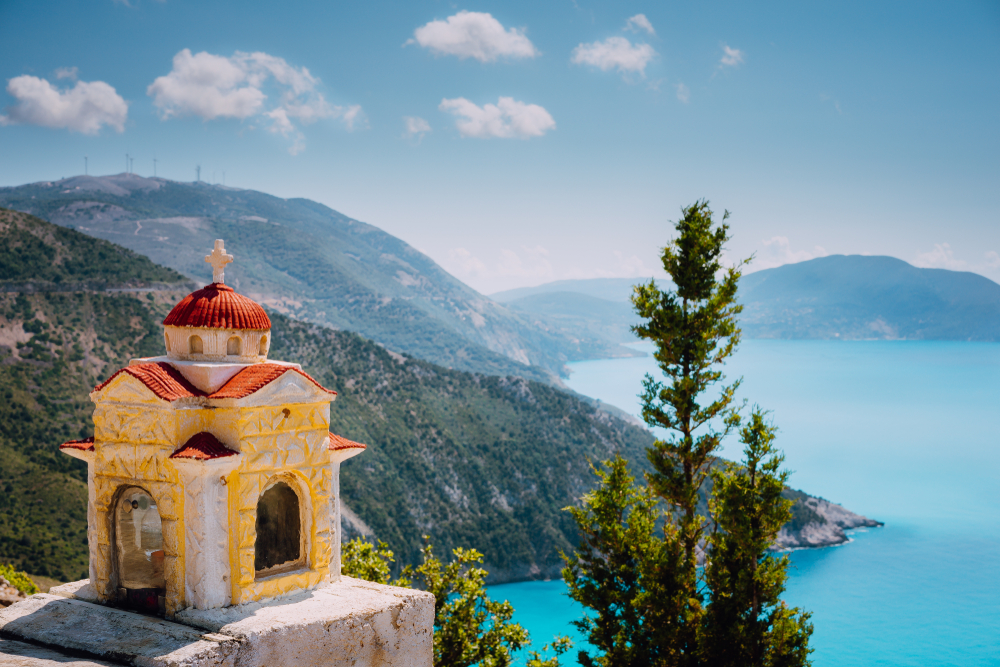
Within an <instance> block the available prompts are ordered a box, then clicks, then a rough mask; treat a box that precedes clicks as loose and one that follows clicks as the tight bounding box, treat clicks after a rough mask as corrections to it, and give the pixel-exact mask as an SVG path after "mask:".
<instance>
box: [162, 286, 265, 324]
mask: <svg viewBox="0 0 1000 667" xmlns="http://www.w3.org/2000/svg"><path fill="white" fill-rule="evenodd" d="M163 324H164V325H166V326H171V327H203V328H209V329H253V330H258V331H262V330H266V329H270V328H271V319H270V318H269V317H268V316H267V313H265V312H264V309H263V308H261V307H260V304H258V303H257V302H256V301H254V300H253V299H249V298H247V297H245V296H243V295H242V294H237V293H236V292H234V291H233V288H232V287H229V286H228V285H223V284H221V283H212V284H211V285H206V286H205V287H203V288H201V289H200V290H198V291H197V292H192V293H191V294H188V295H187V296H186V297H184V298H183V299H181V302H180V303H178V304H177V305H176V306H174V309H173V310H171V311H170V314H169V315H167V318H166V319H165V320H163Z"/></svg>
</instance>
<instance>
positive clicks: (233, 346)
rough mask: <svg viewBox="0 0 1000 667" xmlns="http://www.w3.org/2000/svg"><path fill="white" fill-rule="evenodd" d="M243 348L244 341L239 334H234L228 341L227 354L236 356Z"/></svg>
mask: <svg viewBox="0 0 1000 667" xmlns="http://www.w3.org/2000/svg"><path fill="white" fill-rule="evenodd" d="M242 350H243V341H241V340H240V339H239V337H238V336H233V337H232V338H230V339H229V340H228V341H227V342H226V354H228V355H232V356H236V355H239V354H241V352H242Z"/></svg>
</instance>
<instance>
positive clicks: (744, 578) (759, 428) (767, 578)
mask: <svg viewBox="0 0 1000 667" xmlns="http://www.w3.org/2000/svg"><path fill="white" fill-rule="evenodd" d="M764 417H765V415H764V413H763V412H762V411H761V410H760V409H759V408H755V409H754V411H753V412H752V413H751V415H750V419H749V421H748V423H747V424H746V425H745V426H744V427H743V428H742V429H741V430H740V441H741V442H742V443H743V445H744V449H743V455H744V460H743V461H742V463H741V465H734V464H727V465H725V466H724V467H721V468H716V469H715V470H713V471H712V477H713V482H714V484H713V489H712V499H711V501H710V512H711V514H712V517H713V518H714V520H715V522H716V524H717V530H716V531H715V532H714V533H713V534H712V536H711V538H710V551H709V558H708V563H707V564H706V566H705V581H706V583H707V584H708V590H709V604H708V606H707V609H706V612H705V617H704V626H703V635H702V640H701V647H702V655H703V657H704V664H707V665H713V666H717V667H743V666H745V665H753V666H758V665H759V666H760V667H765V666H766V667H777V666H779V665H780V666H782V667H786V666H787V667H800V666H803V665H808V664H809V660H808V658H809V653H810V652H811V649H810V648H809V637H810V635H812V630H813V628H812V624H811V623H809V616H810V615H809V613H808V612H803V611H802V610H800V609H798V608H792V609H790V608H788V606H787V605H785V603H784V602H782V601H781V599H780V596H781V593H782V592H783V591H784V590H785V581H786V579H787V576H788V575H787V569H788V557H787V556H775V555H774V554H772V553H771V552H770V547H771V545H772V544H774V540H775V538H776V537H777V535H778V531H779V530H781V527H782V526H783V525H785V524H786V523H787V522H788V521H789V519H791V516H792V515H791V506H792V501H790V500H785V499H784V498H782V497H781V492H782V490H783V489H784V488H785V482H786V481H787V480H788V474H789V473H788V472H787V471H785V470H781V464H782V462H783V461H784V456H783V455H782V454H781V453H780V452H779V451H778V450H776V449H775V447H774V444H773V443H774V437H775V431H776V429H775V427H774V426H773V425H772V424H769V423H768V422H767V421H765V418H764Z"/></svg>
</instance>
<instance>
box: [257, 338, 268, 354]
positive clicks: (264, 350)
mask: <svg viewBox="0 0 1000 667" xmlns="http://www.w3.org/2000/svg"><path fill="white" fill-rule="evenodd" d="M258 354H260V356H262V357H263V356H264V355H265V354H267V336H261V337H260V352H258Z"/></svg>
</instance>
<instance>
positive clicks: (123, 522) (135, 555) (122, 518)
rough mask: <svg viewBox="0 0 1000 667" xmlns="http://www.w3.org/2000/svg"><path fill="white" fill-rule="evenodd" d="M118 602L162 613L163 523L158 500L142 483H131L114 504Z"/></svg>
mask: <svg viewBox="0 0 1000 667" xmlns="http://www.w3.org/2000/svg"><path fill="white" fill-rule="evenodd" d="M115 552H116V554H115V555H116V559H115V562H116V565H117V567H118V602H119V604H121V605H123V606H126V607H128V608H130V609H135V610H136V611H140V612H143V613H147V614H163V602H164V596H165V595H166V588H167V584H166V580H165V579H164V577H163V560H164V554H163V527H162V525H161V523H160V512H159V510H158V509H157V507H156V501H155V500H153V497H152V496H151V495H149V493H147V492H146V491H144V490H143V489H140V488H139V487H135V486H132V487H128V488H126V489H124V490H123V491H122V492H121V493H120V494H119V496H118V502H117V503H116V506H115Z"/></svg>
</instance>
